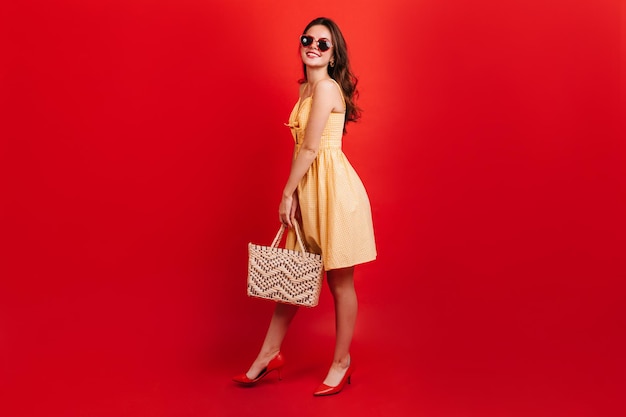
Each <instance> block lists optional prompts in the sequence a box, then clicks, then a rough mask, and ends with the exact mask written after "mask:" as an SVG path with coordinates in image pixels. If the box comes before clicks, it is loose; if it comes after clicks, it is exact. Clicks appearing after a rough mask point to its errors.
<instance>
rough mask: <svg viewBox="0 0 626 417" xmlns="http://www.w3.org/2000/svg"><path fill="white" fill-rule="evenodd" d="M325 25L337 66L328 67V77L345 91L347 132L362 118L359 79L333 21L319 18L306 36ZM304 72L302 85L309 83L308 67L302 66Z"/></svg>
mask: <svg viewBox="0 0 626 417" xmlns="http://www.w3.org/2000/svg"><path fill="white" fill-rule="evenodd" d="M315 25H323V26H326V27H327V28H328V30H329V31H330V34H331V36H332V39H331V42H332V44H333V48H332V51H333V58H335V65H334V66H332V67H331V66H330V65H329V66H328V75H330V77H331V78H332V79H334V80H335V81H337V83H338V84H339V86H340V87H341V90H342V91H343V95H344V99H345V101H346V117H345V121H344V123H343V131H344V133H345V132H346V124H347V123H348V122H356V121H357V120H358V119H360V118H361V112H362V110H361V108H360V107H359V106H357V105H356V99H357V98H358V97H359V92H358V90H357V88H356V85H357V83H358V79H357V78H356V77H355V76H354V74H353V73H352V70H351V68H350V60H349V59H348V46H347V45H346V40H345V39H344V37H343V34H342V33H341V30H340V29H339V26H337V24H336V23H335V22H333V21H332V20H331V19H329V18H327V17H318V18H316V19H313V20H312V21H311V22H309V24H308V25H306V27H305V28H304V30H303V31H302V34H305V33H306V31H307V30H309V29H310V28H311V27H312V26H315ZM302 70H303V72H304V78H302V79H301V80H300V81H299V82H300V83H301V84H303V83H305V82H307V75H306V65H305V64H302Z"/></svg>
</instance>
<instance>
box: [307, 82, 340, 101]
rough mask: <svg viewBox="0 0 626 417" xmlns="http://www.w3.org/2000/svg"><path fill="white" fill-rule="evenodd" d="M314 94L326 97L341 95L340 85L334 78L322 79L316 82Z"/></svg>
mask: <svg viewBox="0 0 626 417" xmlns="http://www.w3.org/2000/svg"><path fill="white" fill-rule="evenodd" d="M313 94H314V95H316V96H323V97H325V98H330V99H332V98H335V97H339V96H340V95H339V87H337V84H336V83H335V82H334V81H333V80H320V81H318V82H317V83H315V86H314V90H313Z"/></svg>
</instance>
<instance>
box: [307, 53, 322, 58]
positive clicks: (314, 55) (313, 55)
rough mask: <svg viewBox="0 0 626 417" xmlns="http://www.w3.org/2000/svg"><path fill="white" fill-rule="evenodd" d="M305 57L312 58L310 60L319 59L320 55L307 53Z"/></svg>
mask: <svg viewBox="0 0 626 417" xmlns="http://www.w3.org/2000/svg"><path fill="white" fill-rule="evenodd" d="M306 56H308V57H312V58H319V57H320V55H318V54H316V53H315V52H307V53H306Z"/></svg>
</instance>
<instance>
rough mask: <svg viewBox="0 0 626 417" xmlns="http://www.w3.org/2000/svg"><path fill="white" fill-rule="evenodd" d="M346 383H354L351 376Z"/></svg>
mask: <svg viewBox="0 0 626 417" xmlns="http://www.w3.org/2000/svg"><path fill="white" fill-rule="evenodd" d="M346 382H347V383H348V384H351V383H352V375H350V376H349V377H348V380H347V381H346Z"/></svg>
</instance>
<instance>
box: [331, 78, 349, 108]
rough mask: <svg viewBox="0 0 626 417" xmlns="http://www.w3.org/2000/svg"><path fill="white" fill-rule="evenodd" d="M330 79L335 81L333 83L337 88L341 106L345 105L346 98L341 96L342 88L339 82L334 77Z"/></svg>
mask: <svg viewBox="0 0 626 417" xmlns="http://www.w3.org/2000/svg"><path fill="white" fill-rule="evenodd" d="M331 80H333V82H334V83H335V85H336V86H337V88H338V89H339V95H340V96H341V102H342V103H343V107H346V99H345V98H344V97H343V90H342V89H341V86H340V85H339V83H338V82H337V81H335V79H334V78H331Z"/></svg>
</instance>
